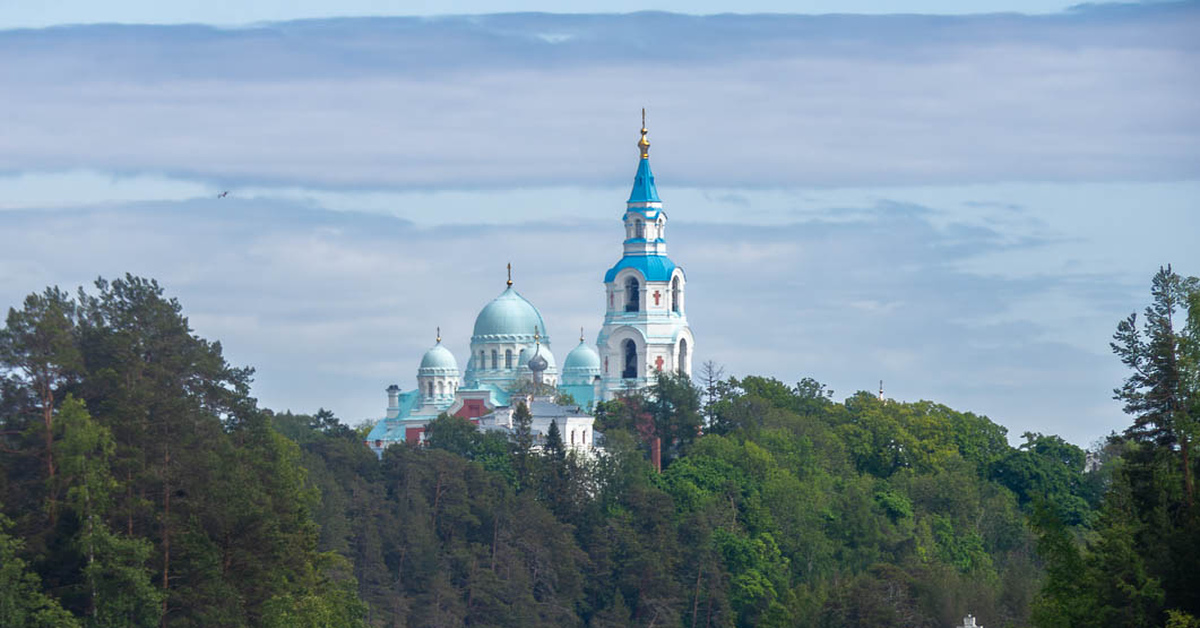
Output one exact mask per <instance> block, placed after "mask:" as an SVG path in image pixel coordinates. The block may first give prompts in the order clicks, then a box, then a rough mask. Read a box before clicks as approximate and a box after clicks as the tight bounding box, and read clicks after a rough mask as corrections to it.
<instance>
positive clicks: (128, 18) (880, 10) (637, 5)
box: [0, 0, 1082, 28]
mask: <svg viewBox="0 0 1200 628" xmlns="http://www.w3.org/2000/svg"><path fill="white" fill-rule="evenodd" d="M1078 4H1082V3H1079V2H1074V1H1062V0H972V1H971V2H963V1H961V0H837V1H831V0H743V1H742V2H736V3H731V2H728V1H726V0H689V1H687V2H684V1H681V0H660V1H658V2H646V1H644V0H643V1H640V2H639V1H634V0H604V1H603V2H600V1H596V0H587V1H584V0H574V1H572V2H569V3H568V2H562V1H561V0H557V1H556V0H528V1H525V2H512V1H510V2H503V3H500V2H496V1H495V0H438V1H437V2H431V1H424V2H418V1H411V0H410V1H407V2H396V1H394V0H392V1H388V0H340V1H339V2H336V3H331V2H329V1H328V0H291V1H289V2H278V1H263V0H256V1H249V2H248V1H246V0H174V1H172V2H161V1H160V0H112V1H109V2H94V1H93V0H43V1H42V2H22V1H20V0H0V7H3V8H4V11H2V12H0V28H41V27H45V26H54V25H60V24H94V23H123V24H192V23H199V24H221V25H231V24H247V23H254V22H274V21H284V20H297V19H312V18H327V17H359V16H409V15H423V16H428V15H479V14H491V13H508V12H545V13H633V12H637V11H666V12H671V13H687V14H694V15H711V14H718V13H806V14H826V13H848V14H888V13H923V14H941V15H962V14H971V13H999V12H1005V13H1031V14H1044V13H1058V12H1062V11H1064V10H1067V9H1070V8H1071V7H1073V6H1075V5H1078Z"/></svg>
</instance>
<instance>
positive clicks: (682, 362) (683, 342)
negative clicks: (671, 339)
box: [675, 338, 688, 375]
mask: <svg viewBox="0 0 1200 628" xmlns="http://www.w3.org/2000/svg"><path fill="white" fill-rule="evenodd" d="M687 357H688V356H687V338H680V339H679V363H678V364H676V365H675V367H676V369H678V370H679V372H680V373H683V374H685V375H686V374H687Z"/></svg>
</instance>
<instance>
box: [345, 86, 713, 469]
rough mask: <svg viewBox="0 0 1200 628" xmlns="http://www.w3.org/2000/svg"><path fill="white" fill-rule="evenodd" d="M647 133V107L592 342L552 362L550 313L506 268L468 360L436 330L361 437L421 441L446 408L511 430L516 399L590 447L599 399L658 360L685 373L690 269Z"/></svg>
mask: <svg viewBox="0 0 1200 628" xmlns="http://www.w3.org/2000/svg"><path fill="white" fill-rule="evenodd" d="M646 133H647V131H646V122H645V111H644V110H643V112H642V129H641V139H639V140H638V143H637V146H638V150H639V153H640V159H639V160H638V165H637V173H636V174H635V175H634V179H633V190H632V192H630V194H629V199H628V200H627V201H626V202H625V212H624V214H623V216H622V221H623V222H624V226H625V233H624V240H623V242H622V245H621V246H622V254H621V258H620V259H619V260H617V263H616V264H614V265H613V266H612V267H611V268H609V269H608V271H607V272H605V274H604V291H605V300H604V303H605V304H606V308H605V312H604V323H603V325H602V326H601V328H600V333H599V334H598V336H597V338H596V343H595V345H591V344H588V342H587V341H586V340H585V339H584V337H583V336H582V335H581V336H580V338H579V344H578V345H576V346H575V347H574V348H572V349H571V351H570V352H569V353H567V357H566V360H564V361H563V363H562V368H561V369H559V368H558V363H557V362H556V361H555V358H554V354H553V352H552V350H551V343H550V336H549V335H548V334H547V333H546V322H545V321H544V320H543V319H542V314H541V312H539V311H538V309H537V307H535V306H534V305H533V304H532V303H530V302H529V300H528V299H526V298H525V297H523V296H521V294H520V293H519V292H517V290H516V289H515V288H514V287H513V282H512V274H511V268H510V273H509V278H508V284H507V287H506V289H505V290H504V291H503V292H501V293H500V295H499V296H497V297H496V298H495V299H493V300H492V301H491V302H490V303H488V304H487V305H485V306H484V307H483V309H482V310H481V311H480V312H479V316H477V317H476V318H475V328H474V331H473V333H472V335H471V354H470V355H469V356H467V360H466V365H467V368H466V371H465V372H462V371H459V368H458V365H459V361H458V360H457V359H456V358H455V357H454V354H452V353H451V352H450V351H449V350H448V349H446V348H445V347H444V346H442V339H441V335H440V333H439V335H438V338H437V343H436V344H435V345H434V346H433V347H432V348H430V349H429V350H428V351H426V352H425V355H424V356H422V357H421V362H420V366H419V367H418V368H417V378H416V379H417V387H416V388H415V389H413V390H408V391H404V390H403V389H401V388H400V386H398V385H396V384H392V385H391V386H389V387H388V388H387V399H388V405H387V412H386V415H385V416H384V417H383V418H382V419H380V420H379V422H378V423H376V425H375V427H374V429H372V430H371V433H370V434H369V435H368V436H367V439H366V442H367V446H368V447H370V448H371V449H372V450H374V451H375V452H376V453H377V454H380V455H382V452H383V449H384V448H386V447H388V446H389V445H392V444H395V443H399V442H410V443H419V442H422V441H423V440H424V438H425V426H426V425H428V423H429V422H430V421H432V420H433V419H435V418H437V417H438V415H440V414H442V413H446V414H450V415H453V416H460V417H463V418H466V419H469V420H471V421H472V422H474V423H476V424H477V425H479V426H480V428H481V429H485V430H504V431H508V430H511V429H512V414H513V411H514V409H515V408H516V406H517V405H518V403H520V402H522V401H524V402H525V403H526V404H527V405H528V406H529V408H530V410H531V412H532V414H533V426H532V430H533V433H534V435H535V438H538V437H540V438H544V436H545V433H546V431H547V430H548V429H549V425H550V422H551V421H554V422H556V423H557V424H558V427H559V431H560V433H561V434H562V438H563V442H564V444H566V445H567V446H568V447H569V448H571V449H575V450H583V451H589V450H591V449H592V448H593V446H594V443H595V434H594V432H593V429H592V416H591V414H590V412H591V409H592V408H593V407H595V404H596V402H597V401H605V400H609V399H612V398H613V397H615V396H616V395H617V394H619V393H621V392H626V391H631V390H638V389H641V388H645V387H646V386H649V385H650V384H651V383H653V381H654V377H655V373H656V372H658V371H666V372H674V371H682V372H683V373H684V374H687V375H690V374H691V372H692V355H693V352H694V351H695V341H694V339H693V337H692V331H691V329H690V328H689V327H688V323H687V315H686V310H685V307H684V306H685V304H686V297H685V292H686V285H687V276H686V275H685V274H684V272H683V268H681V267H679V266H677V265H676V264H675V263H674V262H673V261H671V258H670V257H668V256H667V240H666V228H667V214H666V212H665V211H663V203H662V200H661V199H660V198H659V196H658V189H657V187H656V186H655V183H654V173H653V172H652V171H651V170H650V141H649V139H648V138H647V136H646ZM556 393H557V394H556ZM567 399H570V400H573V403H567V402H566V400H567Z"/></svg>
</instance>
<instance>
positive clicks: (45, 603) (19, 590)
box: [0, 515, 79, 628]
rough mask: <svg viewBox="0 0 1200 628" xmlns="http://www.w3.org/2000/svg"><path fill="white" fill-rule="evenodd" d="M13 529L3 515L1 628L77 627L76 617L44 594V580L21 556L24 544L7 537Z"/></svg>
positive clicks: (0, 538)
mask: <svg viewBox="0 0 1200 628" xmlns="http://www.w3.org/2000/svg"><path fill="white" fill-rule="evenodd" d="M11 527H12V521H10V520H9V519H8V518H7V517H5V516H4V515H0V626H28V627H29V628H78V626H79V621H78V620H76V619H75V617H74V616H72V615H71V614H70V613H68V612H67V611H65V610H63V607H62V606H60V605H59V603H58V601H57V600H55V599H54V598H52V597H50V596H48V595H46V594H44V593H42V585H41V579H40V578H38V576H37V574H36V573H34V572H32V571H30V570H29V566H28V565H27V564H26V562H25V561H24V560H21V557H20V556H19V553H20V552H21V550H22V549H23V547H24V543H22V542H21V540H20V539H15V538H13V537H11V536H9V534H8V531H9V528H11Z"/></svg>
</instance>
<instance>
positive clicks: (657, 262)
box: [596, 109, 695, 399]
mask: <svg viewBox="0 0 1200 628" xmlns="http://www.w3.org/2000/svg"><path fill="white" fill-rule="evenodd" d="M641 134H642V135H641V139H639V140H638V142H637V146H638V152H639V153H640V158H639V159H638V167H637V173H636V174H635V175H634V178H633V190H632V191H631V192H630V194H629V200H628V201H626V202H625V213H624V215H623V216H622V220H623V222H624V224H625V240H624V242H623V243H622V256H621V259H620V260H618V261H617V263H616V265H614V266H613V267H612V268H610V269H608V272H607V273H605V275H604V288H605V303H606V306H607V307H606V309H605V314H604V326H603V327H602V328H601V329H600V334H599V336H598V338H597V339H596V345H597V348H598V349H599V353H600V370H601V376H600V377H601V394H602V396H603V398H604V399H612V398H613V396H615V395H616V394H617V393H619V392H621V391H623V390H631V389H638V388H643V387H645V386H647V385H649V384H651V383H653V381H654V377H655V373H656V372H657V371H662V372H664V373H673V372H676V371H682V372H683V373H684V374H685V375H689V376H690V375H691V374H692V355H693V353H694V351H695V346H694V345H695V342H694V339H693V338H692V331H691V329H690V328H689V327H688V323H687V315H686V309H685V307H684V305H685V303H686V297H685V292H686V285H687V277H686V275H685V274H684V272H683V269H682V268H681V267H679V266H676V265H675V262H673V261H671V258H669V257H667V240H666V228H667V214H666V212H664V211H663V203H662V199H660V198H659V196H658V188H657V187H656V186H655V184H654V173H653V172H652V171H651V170H650V140H649V138H648V137H647V131H646V110H645V109H643V110H642V131H641Z"/></svg>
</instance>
